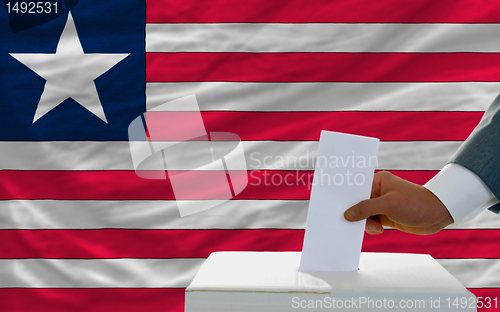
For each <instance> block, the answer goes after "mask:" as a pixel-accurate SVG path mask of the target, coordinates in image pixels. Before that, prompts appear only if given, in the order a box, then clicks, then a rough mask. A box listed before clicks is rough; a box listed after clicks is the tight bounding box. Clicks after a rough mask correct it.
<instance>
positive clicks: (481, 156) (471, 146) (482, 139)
mask: <svg viewBox="0 0 500 312" xmlns="http://www.w3.org/2000/svg"><path fill="white" fill-rule="evenodd" d="M449 162H450V163H456V164H459V165H462V166H464V167H465V168H467V169H469V170H471V171H472V172H474V173H475V174H476V175H477V176H478V177H479V178H481V180H483V182H484V183H485V184H486V185H487V186H488V188H489V189H490V190H491V191H492V192H493V194H494V195H495V197H496V198H498V199H500V95H499V96H497V97H496V99H495V100H494V101H493V103H492V104H491V105H490V107H489V108H488V109H487V110H486V112H485V113H484V115H483V118H482V119H481V121H480V122H479V125H478V126H477V127H476V128H475V129H474V131H473V132H472V133H471V135H470V136H469V138H467V140H466V141H465V142H464V143H463V144H462V146H460V148H459V149H458V151H457V152H456V153H455V155H453V157H452V158H451V159H450V161H449ZM489 209H490V210H491V211H493V212H496V213H499V212H500V204H496V205H494V206H492V207H490V208H489Z"/></svg>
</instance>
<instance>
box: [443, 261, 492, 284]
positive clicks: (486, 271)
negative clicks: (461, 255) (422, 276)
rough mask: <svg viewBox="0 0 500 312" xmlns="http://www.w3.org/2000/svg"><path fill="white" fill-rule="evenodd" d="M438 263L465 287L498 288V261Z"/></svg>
mask: <svg viewBox="0 0 500 312" xmlns="http://www.w3.org/2000/svg"><path fill="white" fill-rule="evenodd" d="M438 261H439V263H440V264H441V265H442V266H443V267H444V268H445V269H446V270H448V272H450V273H451V274H452V275H453V276H455V278H456V279H458V280H459V281H460V283H462V285H464V286H465V287H469V288H488V287H500V260H499V259H460V260H459V259H439V260H438Z"/></svg>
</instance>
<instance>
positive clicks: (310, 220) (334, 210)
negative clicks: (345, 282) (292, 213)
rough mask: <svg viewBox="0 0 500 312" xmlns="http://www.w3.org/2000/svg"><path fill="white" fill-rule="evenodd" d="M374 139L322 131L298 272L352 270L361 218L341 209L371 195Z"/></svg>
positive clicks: (356, 258) (376, 141)
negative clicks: (350, 218) (355, 219)
mask: <svg viewBox="0 0 500 312" xmlns="http://www.w3.org/2000/svg"><path fill="white" fill-rule="evenodd" d="M378 145H379V139H376V138H370V137H364V136H357V135H350V134H343V133H337V132H330V131H322V132H321V137H320V140H319V148H318V154H317V159H316V167H315V169H314V179H313V185H312V190H311V200H310V202H309V211H308V214H307V224H306V233H305V237H304V245H303V247H302V255H301V260H300V266H299V271H300V272H315V271H357V270H358V265H359V258H360V255H361V244H362V242H363V234H364V228H365V223H366V221H359V222H348V221H346V220H345V219H344V211H345V210H347V209H348V208H349V207H351V206H353V205H355V204H357V203H358V202H360V201H362V200H365V199H368V198H370V193H371V188H372V180H373V175H374V170H375V166H376V163H377V151H378Z"/></svg>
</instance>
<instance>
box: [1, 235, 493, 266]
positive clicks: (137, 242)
mask: <svg viewBox="0 0 500 312" xmlns="http://www.w3.org/2000/svg"><path fill="white" fill-rule="evenodd" d="M303 236H304V230H270V229H265V230H124V229H102V230H1V231H0V241H1V242H2V248H1V249H0V258H2V259H14V258H64V259H92V258H206V257H208V256H209V255H210V253H212V252H214V251H301V250H302V242H303ZM499 237H500V230H444V231H441V232H439V233H437V234H434V235H430V236H417V235H412V234H406V233H402V232H398V231H395V230H390V231H386V232H385V233H383V234H381V235H378V236H370V235H365V240H364V242H363V251H371V252H400V253H401V252H402V253H421V254H430V255H432V256H433V257H434V258H457V259H459V258H500V249H499V248H497V246H498V239H499ZM457 246H460V248H457Z"/></svg>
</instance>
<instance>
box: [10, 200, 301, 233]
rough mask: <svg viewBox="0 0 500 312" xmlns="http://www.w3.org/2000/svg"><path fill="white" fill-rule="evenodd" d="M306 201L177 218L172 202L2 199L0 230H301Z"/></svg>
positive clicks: (226, 206) (246, 204) (241, 203)
mask: <svg viewBox="0 0 500 312" xmlns="http://www.w3.org/2000/svg"><path fill="white" fill-rule="evenodd" d="M308 204H309V201H281V200H238V201H228V202H225V203H223V204H222V205H220V206H217V207H214V208H212V209H210V210H207V211H204V212H200V213H197V214H194V215H192V216H186V217H182V218H181V217H180V214H179V210H178V208H177V205H176V203H175V201H55V200H10V201H0V229H99V228H101V229H102V228H130V229H244V228H248V229H251V228H252V229H253V228H256V229H258V228H288V229H304V228H305V220H306V216H307V207H308Z"/></svg>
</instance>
